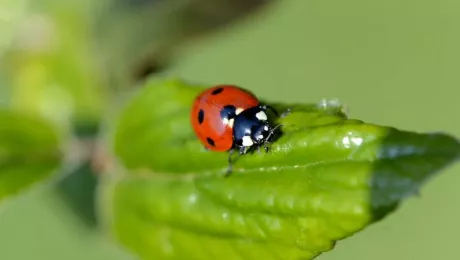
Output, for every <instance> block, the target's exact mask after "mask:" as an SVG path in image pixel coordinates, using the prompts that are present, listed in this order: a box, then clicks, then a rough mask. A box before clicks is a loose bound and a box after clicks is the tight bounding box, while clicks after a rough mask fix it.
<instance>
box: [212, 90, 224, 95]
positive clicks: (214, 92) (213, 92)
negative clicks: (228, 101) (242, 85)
mask: <svg viewBox="0 0 460 260" xmlns="http://www.w3.org/2000/svg"><path fill="white" fill-rule="evenodd" d="M223 90H224V89H223V88H217V89H214V90H213V91H212V92H211V94H212V95H217V94H219V93H220V92H222V91H223Z"/></svg>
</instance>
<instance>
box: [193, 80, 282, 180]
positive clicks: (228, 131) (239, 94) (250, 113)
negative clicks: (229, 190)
mask: <svg viewBox="0 0 460 260" xmlns="http://www.w3.org/2000/svg"><path fill="white" fill-rule="evenodd" d="M267 109H270V110H271V111H272V112H274V114H275V115H278V113H277V112H276V110H274V109H273V108H272V107H270V106H267V105H262V104H261V103H260V101H259V100H258V99H257V97H256V96H255V95H254V94H252V93H251V92H249V91H247V90H245V89H242V88H240V87H238V86H235V85H217V86H213V87H211V88H208V89H206V90H204V91H203V92H201V93H200V94H199V95H198V96H197V97H196V98H195V101H194V103H193V107H192V110H191V115H190V116H191V123H192V126H193V130H194V131H195V134H196V135H197V137H198V139H199V140H200V141H201V143H202V144H203V145H204V147H205V148H206V149H207V150H211V151H217V152H224V151H228V152H229V157H228V163H229V165H228V169H227V174H228V173H230V172H231V155H232V153H233V152H234V151H235V150H238V151H239V154H240V155H242V154H245V153H246V152H247V151H249V150H250V149H251V148H253V147H258V148H259V149H260V147H261V146H262V145H264V148H265V151H266V152H268V146H267V145H268V144H269V143H270V140H271V138H272V137H273V134H274V131H275V130H276V129H277V128H278V127H279V126H281V125H278V126H275V127H273V125H272V124H271V123H270V122H269V121H268V117H267V113H266V111H267Z"/></svg>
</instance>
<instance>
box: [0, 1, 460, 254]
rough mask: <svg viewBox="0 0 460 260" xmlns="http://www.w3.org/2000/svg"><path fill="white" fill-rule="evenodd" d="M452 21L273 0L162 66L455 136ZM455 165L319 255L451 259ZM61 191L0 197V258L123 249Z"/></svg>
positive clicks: (446, 12) (450, 4)
mask: <svg viewBox="0 0 460 260" xmlns="http://www.w3.org/2000/svg"><path fill="white" fill-rule="evenodd" d="M19 2H21V1H18V3H19ZM51 2H52V1H51ZM81 3H84V1H82V2H81ZM85 3H86V2H85ZM85 8H88V7H84V8H83V9H85ZM120 22H123V21H120ZM459 24H460V2H458V1H454V0H439V1H428V0H405V1H400V0H387V1H365V0H351V1H316V0H312V1H306V0H297V1H295V0H292V1H279V2H277V3H275V4H274V5H272V6H270V7H269V8H267V9H266V10H264V12H260V13H259V14H258V15H256V16H251V17H248V18H247V19H244V20H242V21H240V22H239V23H236V24H233V25H232V26H228V27H224V28H223V29H221V30H219V31H217V32H216V33H214V34H212V35H210V36H208V37H206V38H198V39H196V40H195V41H193V42H191V44H190V45H187V46H186V47H184V48H182V49H180V50H177V52H175V60H174V63H173V64H172V65H173V66H172V67H171V68H170V69H169V70H167V71H166V72H164V74H162V75H161V76H162V77H169V76H171V77H181V78H184V79H186V80H192V81H195V82H199V83H206V84H215V83H235V84H239V85H242V86H244V87H246V88H248V89H251V90H253V91H254V92H256V93H258V94H259V95H260V96H263V97H264V98H266V99H271V100H277V101H278V100H279V101H286V102H306V103H311V102H317V101H318V100H319V99H321V98H338V99H340V100H341V101H342V102H344V103H345V104H347V105H348V106H349V108H350V117H352V118H359V119H362V120H364V121H367V122H370V123H377V124H382V125H391V126H396V127H398V128H402V129H405V130H415V131H445V132H449V133H451V134H453V135H456V136H460V121H459V120H458V111H459V109H458V108H459V103H458V100H459V98H458V95H460V88H459V86H460V74H459V73H458V69H459V67H460V48H459V47H458V46H460V33H459V30H458V25H459ZM5 32H6V31H5ZM95 32H96V33H97V31H95ZM76 44H77V43H76ZM63 59H64V60H65V58H63ZM1 81H2V80H1V79H0V82H1ZM101 92H103V91H100V92H98V93H101ZM0 93H2V91H0ZM89 93H90V94H91V92H89ZM2 95H3V94H2ZM0 101H1V99H0ZM94 109H95V110H97V108H94ZM459 171H460V166H459V165H455V166H453V167H450V168H449V169H447V170H446V171H444V172H443V173H442V174H441V175H440V176H439V177H437V178H436V179H434V180H433V181H432V182H430V183H429V184H428V185H426V186H425V187H424V188H423V189H422V190H421V191H420V194H421V196H420V197H416V198H410V199H409V200H407V201H406V202H404V203H403V205H402V207H401V208H400V209H399V210H398V211H397V212H396V214H392V215H390V216H389V217H387V218H385V219H384V220H383V221H382V222H380V223H377V224H375V225H373V226H371V227H370V228H368V229H366V230H364V231H363V232H360V233H358V234H356V235H355V236H353V237H351V238H349V239H346V240H344V241H341V242H339V243H338V244H337V246H336V248H335V249H334V250H333V251H331V252H328V253H325V254H323V255H321V256H320V257H318V259H321V260H334V259H341V260H343V259H353V260H358V259H359V260H360V259H363V260H364V259H373V260H383V259H419V260H425V259H426V260H428V259H429V260H431V259H446V260H448V259H459V257H460V253H459V252H458V249H457V248H456V245H457V242H456V241H458V235H459V233H460V225H459V224H458V220H459V219H460V203H458V198H459V197H460V189H458V183H459V182H460V175H459V174H458V172H459ZM88 178H89V177H88ZM67 188H68V189H74V190H75V189H76V190H77V192H76V193H77V194H78V197H79V198H80V199H81V200H86V199H88V197H90V196H91V192H90V191H88V190H84V189H82V190H78V187H77V188H75V187H73V186H72V187H67ZM62 194H63V192H62V188H61V190H58V189H56V188H53V187H50V186H46V185H42V186H39V187H37V188H36V189H34V190H32V191H30V192H28V193H27V194H25V195H24V196H22V197H20V198H18V199H15V200H14V201H9V202H8V203H7V207H5V208H3V209H2V212H1V214H0V252H1V254H2V255H1V258H2V259H5V260H16V259H20V260H22V259H37V260H39V259H47V260H49V259H68V260H72V259H88V260H90V259H95V260H96V259H97V260H99V259H111V260H115V259H130V257H129V256H128V255H126V254H125V253H124V252H123V251H122V250H121V249H119V248H117V247H116V246H114V245H112V244H111V243H110V242H109V241H107V238H106V237H104V236H102V235H100V234H98V233H97V230H94V229H91V228H88V225H87V224H88V223H85V222H84V221H83V220H82V218H80V217H79V215H78V214H75V208H72V207H69V201H68V200H63V199H62Z"/></svg>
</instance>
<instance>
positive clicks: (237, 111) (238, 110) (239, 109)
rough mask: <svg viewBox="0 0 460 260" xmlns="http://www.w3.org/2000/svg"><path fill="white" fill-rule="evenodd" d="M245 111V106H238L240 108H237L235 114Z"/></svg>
mask: <svg viewBox="0 0 460 260" xmlns="http://www.w3.org/2000/svg"><path fill="white" fill-rule="evenodd" d="M243 111H244V109H243V108H241V107H238V108H237V109H236V110H235V114H236V115H239V114H240V113H241V112H243Z"/></svg>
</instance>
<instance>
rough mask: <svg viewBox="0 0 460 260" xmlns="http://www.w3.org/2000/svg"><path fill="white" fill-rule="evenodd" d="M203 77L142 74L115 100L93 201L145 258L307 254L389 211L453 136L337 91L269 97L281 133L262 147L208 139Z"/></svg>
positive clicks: (448, 154)
mask: <svg viewBox="0 0 460 260" xmlns="http://www.w3.org/2000/svg"><path fill="white" fill-rule="evenodd" d="M201 87H202V86H190V85H187V84H185V83H183V82H180V81H166V82H159V83H155V82H153V83H150V84H148V85H147V86H146V87H145V88H144V89H143V90H142V91H140V93H137V95H136V96H135V97H134V98H132V100H131V101H130V102H128V104H127V106H126V107H125V109H124V110H123V111H122V112H121V115H120V117H119V120H118V124H117V129H116V131H115V134H114V143H113V148H114V151H115V154H116V156H117V158H118V159H119V161H120V163H121V164H122V165H124V166H125V169H121V170H119V172H116V173H114V174H113V175H111V176H108V179H106V183H105V185H104V186H103V187H102V190H101V193H100V195H101V197H100V212H101V217H102V218H103V219H104V220H105V221H106V225H107V228H108V229H109V230H110V232H111V233H112V234H113V235H114V236H115V237H116V238H117V240H118V241H120V242H121V243H122V244H123V245H125V246H126V247H127V248H129V249H130V250H131V251H133V252H135V253H136V254H137V255H139V256H141V257H142V258H143V259H151V258H155V259H217V258H218V259H267V260H268V259H312V258H314V257H315V256H317V255H319V254H321V253H322V252H325V251H328V250H331V249H332V248H333V247H334V244H335V242H336V241H337V240H340V239H343V238H346V237H348V236H351V235H353V234H354V233H356V232H357V231H359V230H362V229H363V228H365V227H366V226H368V225H370V224H372V223H374V222H376V221H377V220H379V219H381V218H382V217H384V216H386V215H387V214H389V213H390V212H392V211H394V210H395V209H396V208H397V206H398V204H399V203H400V202H401V200H402V199H404V198H406V197H407V196H410V195H413V194H414V193H416V192H417V191H418V189H419V188H420V187H421V185H422V184H423V183H424V182H425V181H426V180H428V179H429V178H430V177H432V176H434V175H435V174H436V173H437V172H439V170H440V169H442V168H443V167H445V166H447V165H449V164H450V163H452V162H454V161H455V160H457V158H458V156H459V154H460V143H459V142H458V141H457V140H456V139H454V138H453V137H450V136H449V135H446V134H441V133H415V132H408V131H402V130H398V129H395V128H391V127H385V126H379V125H374V124H368V123H364V122H362V121H359V120H353V119H348V118H347V116H346V115H345V113H344V112H343V111H344V108H343V107H342V106H340V104H337V103H334V102H321V103H319V104H318V105H301V104H292V105H290V104H274V106H275V107H276V108H277V109H278V110H279V111H283V110H285V109H286V108H292V112H291V114H289V115H288V116H286V117H284V118H279V119H277V122H278V123H282V124H283V135H282V136H281V137H280V138H279V139H278V140H276V141H275V142H274V143H273V144H272V145H271V150H270V151H269V152H268V153H265V152H257V151H256V152H254V153H253V154H247V155H244V156H241V157H239V159H238V160H237V161H236V163H235V165H234V171H233V173H232V174H231V175H230V176H229V177H227V178H226V177H224V173H225V169H226V167H227V153H217V152H209V151H205V150H204V149H203V147H202V145H201V144H200V143H199V141H198V140H197V139H196V137H195V136H194V133H193V131H192V129H191V126H190V123H189V121H190V119H189V116H190V115H189V113H190V107H191V104H192V102H193V98H194V97H195V95H196V94H197V93H198V92H199V91H201Z"/></svg>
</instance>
